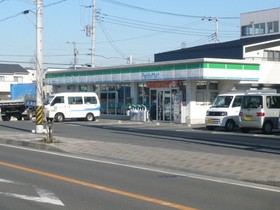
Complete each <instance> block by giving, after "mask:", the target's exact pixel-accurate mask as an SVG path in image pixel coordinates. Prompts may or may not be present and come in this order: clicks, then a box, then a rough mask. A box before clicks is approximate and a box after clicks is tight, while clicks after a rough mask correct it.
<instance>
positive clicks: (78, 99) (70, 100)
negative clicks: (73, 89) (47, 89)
mask: <svg viewBox="0 0 280 210" xmlns="http://www.w3.org/2000/svg"><path fill="white" fill-rule="evenodd" d="M68 104H83V99H82V97H80V96H76V97H68Z"/></svg>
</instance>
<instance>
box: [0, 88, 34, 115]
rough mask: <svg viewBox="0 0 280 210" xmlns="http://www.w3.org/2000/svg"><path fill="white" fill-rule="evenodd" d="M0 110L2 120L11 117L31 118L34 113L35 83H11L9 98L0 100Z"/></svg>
mask: <svg viewBox="0 0 280 210" xmlns="http://www.w3.org/2000/svg"><path fill="white" fill-rule="evenodd" d="M0 112H1V117H2V120H3V121H9V120H10V119H11V117H15V118H17V119H18V120H22V118H24V119H25V120H30V119H32V117H33V116H35V113H36V84H35V83H23V84H11V100H0Z"/></svg>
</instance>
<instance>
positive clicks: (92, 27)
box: [91, 0, 96, 68]
mask: <svg viewBox="0 0 280 210" xmlns="http://www.w3.org/2000/svg"><path fill="white" fill-rule="evenodd" d="M95 1H96V0H92V25H91V68H95V43H96V2H95Z"/></svg>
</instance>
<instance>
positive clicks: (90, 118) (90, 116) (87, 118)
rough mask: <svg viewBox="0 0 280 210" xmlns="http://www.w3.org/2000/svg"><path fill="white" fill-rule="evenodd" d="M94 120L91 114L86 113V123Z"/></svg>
mask: <svg viewBox="0 0 280 210" xmlns="http://www.w3.org/2000/svg"><path fill="white" fill-rule="evenodd" d="M93 120H94V116H93V114H91V113H88V114H87V116H86V121H93Z"/></svg>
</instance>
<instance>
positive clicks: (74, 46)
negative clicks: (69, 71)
mask: <svg viewBox="0 0 280 210" xmlns="http://www.w3.org/2000/svg"><path fill="white" fill-rule="evenodd" d="M67 44H73V55H74V64H73V67H74V69H76V66H77V64H78V58H77V54H78V53H79V52H78V50H77V43H76V42H67Z"/></svg>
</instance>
